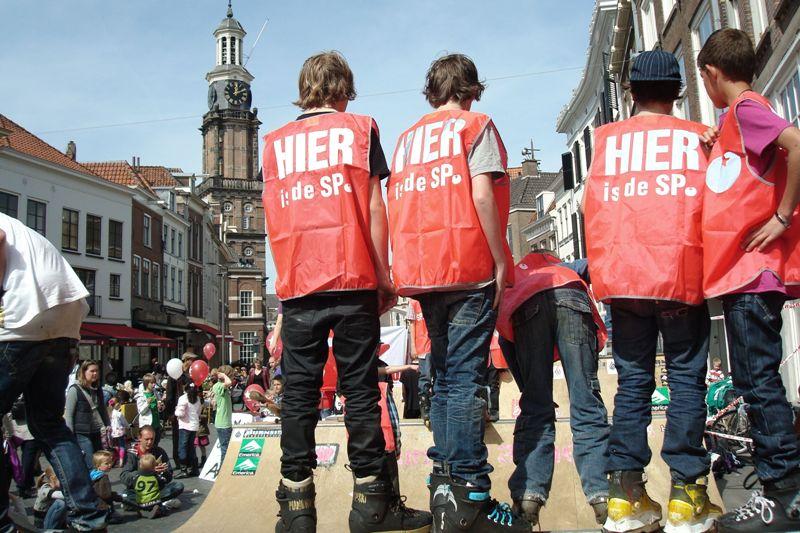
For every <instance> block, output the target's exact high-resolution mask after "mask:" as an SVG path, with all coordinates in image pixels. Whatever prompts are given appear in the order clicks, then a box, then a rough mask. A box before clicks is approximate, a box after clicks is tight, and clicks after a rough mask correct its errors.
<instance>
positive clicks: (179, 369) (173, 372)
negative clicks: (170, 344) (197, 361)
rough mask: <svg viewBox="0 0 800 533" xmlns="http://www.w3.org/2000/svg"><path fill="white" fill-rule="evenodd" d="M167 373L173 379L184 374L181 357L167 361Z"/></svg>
mask: <svg viewBox="0 0 800 533" xmlns="http://www.w3.org/2000/svg"><path fill="white" fill-rule="evenodd" d="M167 374H169V377H171V378H172V379H178V378H179V377H181V375H182V374H183V363H182V362H181V360H180V359H178V358H175V359H170V360H169V361H167Z"/></svg>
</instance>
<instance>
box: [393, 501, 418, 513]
mask: <svg viewBox="0 0 800 533" xmlns="http://www.w3.org/2000/svg"><path fill="white" fill-rule="evenodd" d="M389 508H390V509H391V510H393V511H400V513H401V514H402V515H403V516H417V514H418V513H419V511H417V510H416V509H409V508H408V507H406V497H405V496H398V497H396V498H395V499H394V500H393V501H392V503H391V504H390V507H389Z"/></svg>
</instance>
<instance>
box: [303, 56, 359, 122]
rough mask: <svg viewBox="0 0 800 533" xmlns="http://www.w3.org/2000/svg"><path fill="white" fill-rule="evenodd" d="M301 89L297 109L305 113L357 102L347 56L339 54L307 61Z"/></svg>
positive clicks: (304, 66)
mask: <svg viewBox="0 0 800 533" xmlns="http://www.w3.org/2000/svg"><path fill="white" fill-rule="evenodd" d="M297 85H298V90H299V93H300V98H298V99H297V101H296V102H294V105H296V106H298V107H300V108H301V109H313V108H315V107H324V106H329V105H332V104H334V103H336V102H340V101H342V100H355V98H356V87H355V83H354V82H353V71H352V70H350V66H349V65H348V64H347V60H345V58H344V56H342V54H340V53H339V52H337V51H335V50H332V51H330V52H321V53H319V54H316V55H313V56H311V57H309V58H308V59H306V61H305V63H303V68H301V69H300V77H299V79H298V81H297Z"/></svg>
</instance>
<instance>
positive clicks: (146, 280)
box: [142, 259, 150, 298]
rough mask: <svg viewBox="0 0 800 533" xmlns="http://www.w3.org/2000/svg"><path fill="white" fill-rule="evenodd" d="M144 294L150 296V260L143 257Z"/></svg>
mask: <svg viewBox="0 0 800 533" xmlns="http://www.w3.org/2000/svg"><path fill="white" fill-rule="evenodd" d="M142 296H144V297H145V298H150V260H149V259H142Z"/></svg>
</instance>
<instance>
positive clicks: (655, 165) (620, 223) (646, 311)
mask: <svg viewBox="0 0 800 533" xmlns="http://www.w3.org/2000/svg"><path fill="white" fill-rule="evenodd" d="M680 90H681V75H680V69H679V67H678V61H677V60H676V59H675V56H673V55H672V54H670V53H667V52H663V51H660V50H659V51H649V52H643V53H641V54H639V55H638V56H637V57H636V59H635V61H634V63H633V66H632V67H631V94H632V96H633V100H634V102H635V104H636V109H637V113H636V116H634V117H632V118H629V119H627V120H624V121H621V122H613V123H610V124H606V125H604V126H601V127H600V128H597V129H596V130H595V131H594V147H595V155H594V158H593V159H592V165H591V169H590V172H589V179H588V182H587V189H586V196H585V199H584V206H585V213H586V244H587V252H588V259H589V271H590V274H591V279H592V285H593V290H594V293H595V295H596V296H597V297H598V298H599V299H601V300H603V301H605V302H607V303H610V304H611V318H612V323H613V325H614V337H613V339H614V342H613V349H614V362H615V363H616V367H617V372H618V383H619V387H618V390H617V394H616V396H615V398H614V421H613V425H612V428H611V435H610V437H609V441H608V455H609V459H608V464H607V466H606V471H607V472H608V475H609V487H608V492H609V501H608V519H607V520H606V523H605V529H606V530H608V531H654V530H655V529H658V527H659V522H660V520H661V517H662V515H661V506H660V505H659V504H657V503H656V502H654V501H652V500H651V499H650V497H649V496H648V495H647V491H646V490H645V482H646V478H645V477H644V468H645V466H647V464H648V463H649V462H650V459H651V451H650V448H649V446H648V443H647V427H648V425H649V424H650V422H651V420H652V415H651V407H650V396H651V394H652V393H653V390H654V389H655V359H656V346H657V342H658V336H659V333H660V334H661V337H662V338H663V341H664V355H665V357H666V364H667V375H668V377H669V384H670V390H671V392H672V397H671V403H670V406H669V409H668V410H667V427H666V431H665V433H664V445H663V447H662V451H661V456H662V458H663V459H664V462H666V463H667V465H668V466H669V468H670V472H671V477H672V490H671V492H670V497H669V512H668V517H667V524H666V528H665V531H667V532H671V533H677V532H680V531H692V532H694V533H699V532H701V531H707V530H709V529H710V528H712V527H713V525H714V520H715V518H716V517H717V516H719V515H720V514H721V510H720V509H719V507H717V506H716V505H713V504H712V503H710V502H709V500H708V495H707V491H706V483H707V477H706V476H707V475H708V472H709V467H710V464H709V458H708V452H707V451H706V449H705V448H704V447H703V433H704V430H705V392H706V389H705V383H704V382H703V380H704V378H705V375H706V366H707V358H708V342H709V330H710V319H709V314H708V309H707V308H706V304H705V301H704V299H703V287H702V273H703V256H702V252H703V248H702V243H701V233H700V232H701V228H700V222H701V220H700V217H701V207H702V197H701V193H702V191H703V179H704V176H705V170H706V164H707V157H706V153H705V152H704V150H703V145H702V142H701V140H700V136H701V135H702V134H703V132H704V131H705V128H704V127H703V126H701V125H700V124H695V123H692V122H688V121H686V120H680V119H677V118H674V117H672V116H671V112H672V108H673V104H674V102H675V100H676V99H677V98H678V95H679V94H680ZM655 221H657V222H658V223H654V222H655Z"/></svg>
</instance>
